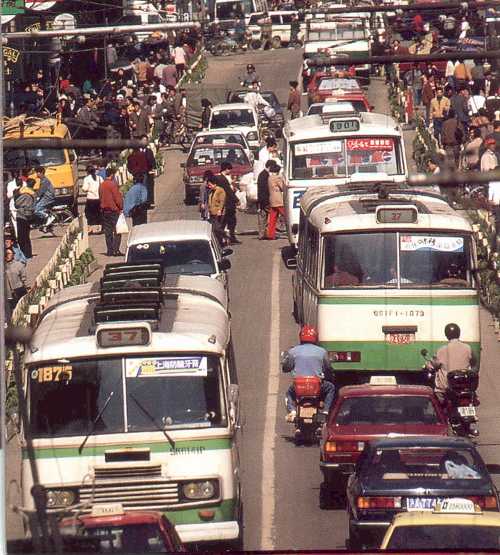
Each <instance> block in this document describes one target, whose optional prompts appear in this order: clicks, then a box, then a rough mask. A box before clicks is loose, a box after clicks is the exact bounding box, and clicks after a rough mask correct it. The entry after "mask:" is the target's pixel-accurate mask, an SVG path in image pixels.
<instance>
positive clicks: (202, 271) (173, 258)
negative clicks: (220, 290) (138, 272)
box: [127, 240, 216, 276]
mask: <svg viewBox="0 0 500 555" xmlns="http://www.w3.org/2000/svg"><path fill="white" fill-rule="evenodd" d="M127 262H137V263H143V262H147V263H154V262H159V263H160V264H161V265H162V266H163V271H164V272H165V273H167V274H192V275H203V276H209V275H211V274H214V273H215V272H216V266H215V260H214V256H213V253H212V250H211V248H210V243H209V242H208V241H203V240H197V241H196V240H193V241H151V242H144V243H137V244H134V245H130V246H129V248H128V252H127Z"/></svg>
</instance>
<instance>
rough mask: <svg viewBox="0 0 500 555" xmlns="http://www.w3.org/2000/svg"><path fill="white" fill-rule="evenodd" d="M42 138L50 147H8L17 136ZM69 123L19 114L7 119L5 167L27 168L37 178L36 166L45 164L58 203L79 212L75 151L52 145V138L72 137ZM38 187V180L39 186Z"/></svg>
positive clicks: (12, 170)
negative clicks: (67, 124) (68, 126)
mask: <svg viewBox="0 0 500 555" xmlns="http://www.w3.org/2000/svg"><path fill="white" fill-rule="evenodd" d="M23 138H24V139H41V140H43V141H45V140H46V141H47V146H46V147H45V146H37V147H36V148H26V149H23V148H21V149H14V148H9V141H10V140H14V139H23ZM70 138H71V135H70V132H69V129H68V128H67V126H66V125H64V124H63V123H61V122H60V121H59V120H57V119H55V118H47V119H40V118H34V117H26V116H19V117H16V118H12V119H8V120H6V121H4V127H3V141H4V143H3V147H4V170H6V171H9V172H16V171H20V170H22V169H27V170H28V171H29V173H30V175H31V177H34V178H36V175H35V174H34V171H33V170H34V168H35V167H36V166H43V167H44V168H45V175H46V176H47V178H48V179H50V181H51V182H52V184H53V185H54V190H55V194H56V202H57V205H62V206H68V207H70V208H71V209H72V211H73V213H74V214H75V215H76V214H77V213H78V183H77V181H78V168H77V158H76V153H75V151H74V150H73V149H71V148H58V147H54V145H51V144H50V142H51V139H70ZM38 186H39V183H37V185H36V187H35V188H37V187H38Z"/></svg>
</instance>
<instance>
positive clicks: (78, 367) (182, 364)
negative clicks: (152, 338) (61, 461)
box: [28, 355, 225, 437]
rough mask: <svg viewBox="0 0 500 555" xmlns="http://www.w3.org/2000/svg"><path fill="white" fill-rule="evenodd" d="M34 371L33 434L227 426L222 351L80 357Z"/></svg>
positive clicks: (43, 435) (84, 433) (71, 434)
mask: <svg viewBox="0 0 500 555" xmlns="http://www.w3.org/2000/svg"><path fill="white" fill-rule="evenodd" d="M28 375H29V376H30V388H29V397H30V416H31V419H30V421H31V431H32V433H33V437H63V436H82V435H86V434H93V433H95V434H111V433H123V432H137V431H155V430H158V429H163V428H172V429H174V428H193V427H195V428H207V427H218V426H221V425H225V414H224V402H223V397H222V389H221V384H220V379H219V361H218V359H217V358H216V357H215V356H209V357H206V356H201V355H192V356H191V355H182V356H164V357H162V356H154V355H152V356H150V357H148V358H137V357H130V358H127V359H122V358H108V359H99V360H90V361H73V362H70V363H65V364H57V365H43V366H38V367H33V368H30V369H29V374H28ZM125 414H126V415H127V418H126V420H125ZM125 422H126V425H125Z"/></svg>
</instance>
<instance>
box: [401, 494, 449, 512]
mask: <svg viewBox="0 0 500 555" xmlns="http://www.w3.org/2000/svg"><path fill="white" fill-rule="evenodd" d="M443 500H444V499H443V498H442V497H408V498H407V499H406V510H407V511H433V510H434V508H435V507H436V503H438V502H441V501H443Z"/></svg>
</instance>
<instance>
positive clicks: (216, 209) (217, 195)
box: [208, 185, 226, 216]
mask: <svg viewBox="0 0 500 555" xmlns="http://www.w3.org/2000/svg"><path fill="white" fill-rule="evenodd" d="M225 203H226V191H224V189H223V188H222V187H221V186H220V185H217V186H216V187H215V189H214V190H213V191H212V192H211V193H210V194H209V195H208V211H209V213H210V216H222V214H223V212H224V205H225Z"/></svg>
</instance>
